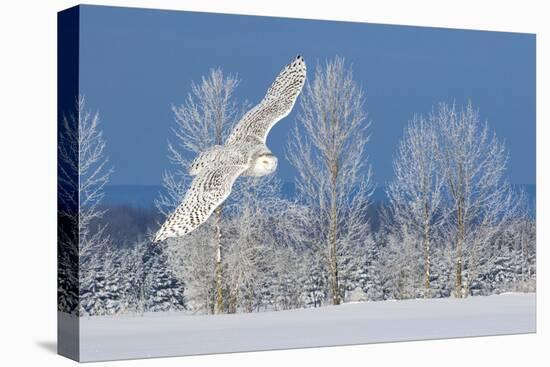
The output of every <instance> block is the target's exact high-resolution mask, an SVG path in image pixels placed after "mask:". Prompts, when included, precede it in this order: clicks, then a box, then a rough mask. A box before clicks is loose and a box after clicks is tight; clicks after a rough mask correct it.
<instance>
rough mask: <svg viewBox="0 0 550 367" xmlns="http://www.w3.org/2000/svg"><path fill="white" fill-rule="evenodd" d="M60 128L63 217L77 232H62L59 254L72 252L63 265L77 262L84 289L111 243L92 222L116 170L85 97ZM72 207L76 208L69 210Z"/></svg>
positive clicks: (96, 216)
mask: <svg viewBox="0 0 550 367" xmlns="http://www.w3.org/2000/svg"><path fill="white" fill-rule="evenodd" d="M61 128H62V131H63V133H62V134H60V139H59V140H60V141H59V144H58V156H59V157H58V159H59V164H58V176H59V184H58V188H59V207H60V208H61V209H60V211H61V212H60V217H61V218H65V219H63V221H68V222H70V223H72V225H71V226H69V227H72V228H77V233H74V234H72V233H63V232H61V233H60V234H61V236H60V242H62V243H64V244H65V245H64V247H63V248H62V250H61V251H60V256H62V257H64V256H66V255H67V254H64V253H63V252H64V251H66V252H67V253H72V254H73V256H72V257H71V258H62V259H61V264H60V266H61V267H63V262H64V261H75V262H76V264H77V266H78V282H79V287H78V289H79V290H82V289H85V288H86V287H87V286H88V285H90V283H91V282H94V279H95V277H96V276H97V274H96V272H97V270H98V269H99V268H100V266H99V264H98V262H99V261H100V260H99V259H100V253H101V251H103V250H105V248H106V247H107V245H108V243H109V238H108V236H106V235H105V233H104V230H105V227H104V226H97V225H96V226H93V221H94V220H96V219H98V218H100V217H102V216H103V214H104V213H105V211H104V209H100V207H99V204H100V203H101V200H102V199H103V196H104V188H105V185H106V184H107V183H108V181H109V177H110V175H111V173H112V172H113V169H112V168H110V167H109V161H108V159H107V157H106V152H105V148H106V141H105V138H104V137H103V132H102V131H101V127H100V119H99V114H98V113H95V114H92V113H90V112H89V111H87V110H86V108H85V100H84V97H82V96H79V99H78V101H77V105H76V114H73V115H71V116H70V117H69V118H67V117H64V118H63V124H62V127H61ZM75 189H76V192H75ZM71 207H72V208H77V209H76V210H66V208H71ZM69 266H70V265H69ZM79 296H80V294H79ZM81 312H82V310H81Z"/></svg>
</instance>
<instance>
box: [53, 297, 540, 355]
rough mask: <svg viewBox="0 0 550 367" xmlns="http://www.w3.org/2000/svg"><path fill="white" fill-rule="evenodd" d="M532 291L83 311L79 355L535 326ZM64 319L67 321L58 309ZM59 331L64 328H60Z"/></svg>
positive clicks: (216, 349) (358, 340)
mask: <svg viewBox="0 0 550 367" xmlns="http://www.w3.org/2000/svg"><path fill="white" fill-rule="evenodd" d="M535 304H536V302H535V294H534V293H530V294H504V295H498V296H489V297H469V298H467V299H464V300H457V299H431V300H407V301H385V302H367V303H355V304H344V305H341V306H337V307H333V306H328V307H323V308H316V309H300V310H292V311H279V312H264V313H252V314H234V315H219V316H188V315H183V314H181V313H177V312H170V313H148V314H145V315H143V316H103V317H83V318H81V320H80V341H81V346H80V359H81V361H95V360H110V359H128V358H143V357H159V356H176V355H192V354H207V353H222V352H237V351H252V350H266V349H283V348H298V347H314V346H330V345H346V344H362V343H377V342H392V341H404V340H418V339H437V338H450V337H466V336H480V335H499V334H517V333H531V332H535V325H536V322H535ZM59 317H60V321H61V323H62V324H66V323H70V322H71V320H70V319H69V317H68V316H66V314H61V313H60V314H59ZM61 332H63V330H61Z"/></svg>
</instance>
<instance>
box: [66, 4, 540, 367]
mask: <svg viewBox="0 0 550 367" xmlns="http://www.w3.org/2000/svg"><path fill="white" fill-rule="evenodd" d="M535 42H536V39H535V35H533V34H520V33H508V32H487V31H474V30H458V29H443V28H427V27H411V26H397V25H383V24H368V23H352V22H336V21H325V20H306V19H286V18H274V17H260V16H241V15H227V14H209V13H198V12H185V11H167V10H151V9H132V8H118V7H103V6H91V5H81V6H76V7H73V8H70V9H67V10H64V11H62V12H60V13H59V15H58V56H59V57H58V348H59V353H60V354H62V355H64V356H67V357H69V358H72V359H75V360H78V361H100V360H114V359H128V358H144V357H164V356H180V355H181V356H183V355H194V354H207V353H225V352H242V351H258V350H270V349H286V348H303V347H322V346H335V345H349V344H364V343H379V342H392V341H407V340H423V339H438V338H454V337H470V336H480V335H503V334H517V333H532V332H535V324H536V310H535V283H536V228H535V215H536V212H535V196H536V189H535Z"/></svg>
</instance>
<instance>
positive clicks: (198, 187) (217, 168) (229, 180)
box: [154, 56, 306, 242]
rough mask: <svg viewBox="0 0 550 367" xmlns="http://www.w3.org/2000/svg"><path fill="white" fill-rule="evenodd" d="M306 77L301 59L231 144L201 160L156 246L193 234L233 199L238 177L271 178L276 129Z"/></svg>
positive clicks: (245, 119) (247, 116)
mask: <svg viewBox="0 0 550 367" xmlns="http://www.w3.org/2000/svg"><path fill="white" fill-rule="evenodd" d="M305 79H306V64H305V62H304V59H303V57H302V56H297V57H296V58H295V59H294V60H293V61H292V62H291V63H290V64H288V65H287V66H286V67H285V68H284V69H283V70H282V71H281V73H280V74H279V75H278V76H277V78H276V79H275V81H274V82H273V84H272V85H271V87H270V88H269V89H268V90H267V93H266V95H265V97H264V99H263V100H262V101H261V102H260V103H259V104H258V105H256V106H254V108H252V109H251V110H250V111H248V112H247V113H245V114H244V116H243V117H242V119H241V120H240V121H239V123H238V124H237V125H236V126H235V128H234V129H233V131H232V132H231V134H230V135H229V137H228V138H227V140H226V142H225V145H215V146H213V147H211V148H210V149H208V150H206V151H204V152H202V153H201V154H199V155H198V156H197V158H195V160H194V161H193V162H192V163H191V166H190V168H189V174H190V175H192V176H194V179H193V182H192V183H191V187H190V188H189V189H188V191H187V193H186V194H185V197H184V199H183V202H182V203H181V204H180V206H179V207H178V208H177V209H176V210H175V211H174V212H173V213H172V214H171V215H170V216H169V217H168V218H167V219H166V221H165V222H164V224H163V225H162V226H161V227H160V229H159V231H158V232H157V233H156V235H155V239H154V242H161V241H164V240H165V239H166V238H168V237H179V236H183V235H185V234H188V233H190V232H191V231H193V230H194V229H196V228H197V227H199V226H200V225H201V224H203V223H204V222H205V221H206V220H207V219H208V218H209V217H210V215H211V214H212V213H213V212H214V210H215V209H216V208H217V207H218V206H219V205H220V204H221V203H223V202H224V201H225V199H227V197H228V196H229V194H230V193H231V188H232V186H233V183H234V182H235V180H236V179H237V177H239V176H241V175H244V176H265V175H269V174H271V173H273V172H274V171H275V169H276V168H277V157H275V156H274V155H273V153H271V151H270V150H269V148H268V147H267V146H266V140H267V135H268V133H269V131H270V130H271V128H272V127H273V125H275V124H276V123H277V122H278V121H279V120H281V119H282V118H284V117H285V116H287V115H288V114H289V113H290V111H291V110H292V107H293V106H294V103H295V102H296V99H297V98H298V95H299V94H300V92H301V91H302V88H303V86H304V82H305Z"/></svg>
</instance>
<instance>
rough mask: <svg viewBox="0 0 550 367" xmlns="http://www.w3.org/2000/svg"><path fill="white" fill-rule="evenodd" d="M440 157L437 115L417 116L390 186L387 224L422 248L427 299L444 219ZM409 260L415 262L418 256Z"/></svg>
mask: <svg viewBox="0 0 550 367" xmlns="http://www.w3.org/2000/svg"><path fill="white" fill-rule="evenodd" d="M439 156H440V154H439V140H438V134H437V130H436V126H435V124H434V116H432V115H430V116H429V117H428V119H425V118H424V117H423V116H415V117H414V118H413V119H412V121H410V122H409V124H408V126H407V127H406V128H405V131H404V136H403V139H402V140H401V142H400V144H399V148H398V150H397V155H396V157H395V158H394V161H393V171H394V179H393V181H392V182H391V183H390V184H389V185H388V187H387V195H388V198H389V212H390V213H389V218H387V219H386V223H387V224H389V225H390V227H391V229H390V231H392V232H393V236H394V237H396V238H393V239H394V240H395V241H397V242H399V243H401V244H402V245H403V246H412V247H420V249H421V250H422V254H418V255H420V256H422V257H423V259H424V261H423V262H424V264H423V282H424V292H423V293H424V297H426V298H428V297H430V276H431V275H430V270H431V267H432V252H433V250H432V246H433V243H434V241H435V237H436V236H437V232H438V230H439V226H440V225H441V224H442V222H443V219H444V212H443V210H442V196H443V195H442V194H443V183H444V178H443V172H442V169H441V162H440V160H439ZM406 240H408V241H406ZM419 244H420V246H418V245H419ZM408 252H409V251H406V252H403V253H408ZM403 253H402V254H403ZM402 254H401V255H402ZM413 256H416V255H413ZM409 261H413V262H414V259H409Z"/></svg>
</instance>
